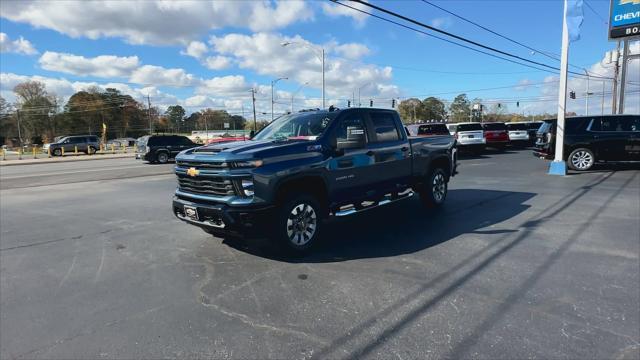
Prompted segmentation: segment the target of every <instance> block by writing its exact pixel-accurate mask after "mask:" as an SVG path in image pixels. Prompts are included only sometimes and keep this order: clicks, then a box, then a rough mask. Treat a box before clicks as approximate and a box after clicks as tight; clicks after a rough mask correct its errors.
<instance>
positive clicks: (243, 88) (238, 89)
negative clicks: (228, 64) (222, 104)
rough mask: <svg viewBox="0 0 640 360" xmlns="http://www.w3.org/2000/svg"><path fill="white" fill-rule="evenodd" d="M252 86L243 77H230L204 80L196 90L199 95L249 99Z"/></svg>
mask: <svg viewBox="0 0 640 360" xmlns="http://www.w3.org/2000/svg"><path fill="white" fill-rule="evenodd" d="M251 87H252V85H251V84H248V83H247V82H246V80H245V78H244V76H242V75H229V76H222V77H214V78H212V79H208V80H203V81H202V82H201V84H200V86H198V87H197V88H196V89H195V93H196V94H198V95H216V96H223V97H238V96H240V97H245V98H246V97H248V96H249V90H250V89H251Z"/></svg>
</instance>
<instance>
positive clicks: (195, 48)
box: [180, 41, 208, 60]
mask: <svg viewBox="0 0 640 360" xmlns="http://www.w3.org/2000/svg"><path fill="white" fill-rule="evenodd" d="M207 51H208V50H207V45H206V44H205V43H203V42H202V41H192V42H190V43H189V45H187V48H186V49H185V50H184V51H180V54H182V55H187V56H191V57H194V58H196V59H198V60H201V59H202V57H203V56H204V54H206V53H207Z"/></svg>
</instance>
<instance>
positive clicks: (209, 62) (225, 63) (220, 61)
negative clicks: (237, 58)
mask: <svg viewBox="0 0 640 360" xmlns="http://www.w3.org/2000/svg"><path fill="white" fill-rule="evenodd" d="M203 64H204V65H205V66H206V67H207V68H209V69H211V70H222V69H226V68H228V67H229V66H231V58H228V57H226V56H219V55H218V56H209V57H208V58H206V59H205V60H204V62H203Z"/></svg>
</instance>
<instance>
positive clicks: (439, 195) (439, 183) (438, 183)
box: [431, 173, 447, 202]
mask: <svg viewBox="0 0 640 360" xmlns="http://www.w3.org/2000/svg"><path fill="white" fill-rule="evenodd" d="M431 190H432V192H433V199H434V200H435V201H436V202H442V200H444V197H445V195H446V193H447V183H446V181H445V179H444V175H442V173H437V174H436V175H435V176H434V177H433V184H432V187H431Z"/></svg>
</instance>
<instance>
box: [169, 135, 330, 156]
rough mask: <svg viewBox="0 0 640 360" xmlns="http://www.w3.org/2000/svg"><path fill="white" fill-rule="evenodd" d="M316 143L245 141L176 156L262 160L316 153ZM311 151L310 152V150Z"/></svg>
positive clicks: (307, 141) (190, 150)
mask: <svg viewBox="0 0 640 360" xmlns="http://www.w3.org/2000/svg"><path fill="white" fill-rule="evenodd" d="M317 144H318V143H317V142H316V141H309V140H301V139H289V140H282V141H274V140H259V141H256V140H247V141H235V142H228V143H222V144H211V145H207V146H201V147H197V148H194V149H189V150H187V151H184V152H182V153H181V154H179V155H178V157H177V160H180V159H187V158H188V159H201V160H210V161H229V160H236V161H237V160H241V161H242V160H250V159H264V158H269V157H275V156H282V155H288V154H295V153H304V152H307V151H317V148H316V146H317ZM310 149H311V150H310Z"/></svg>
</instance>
